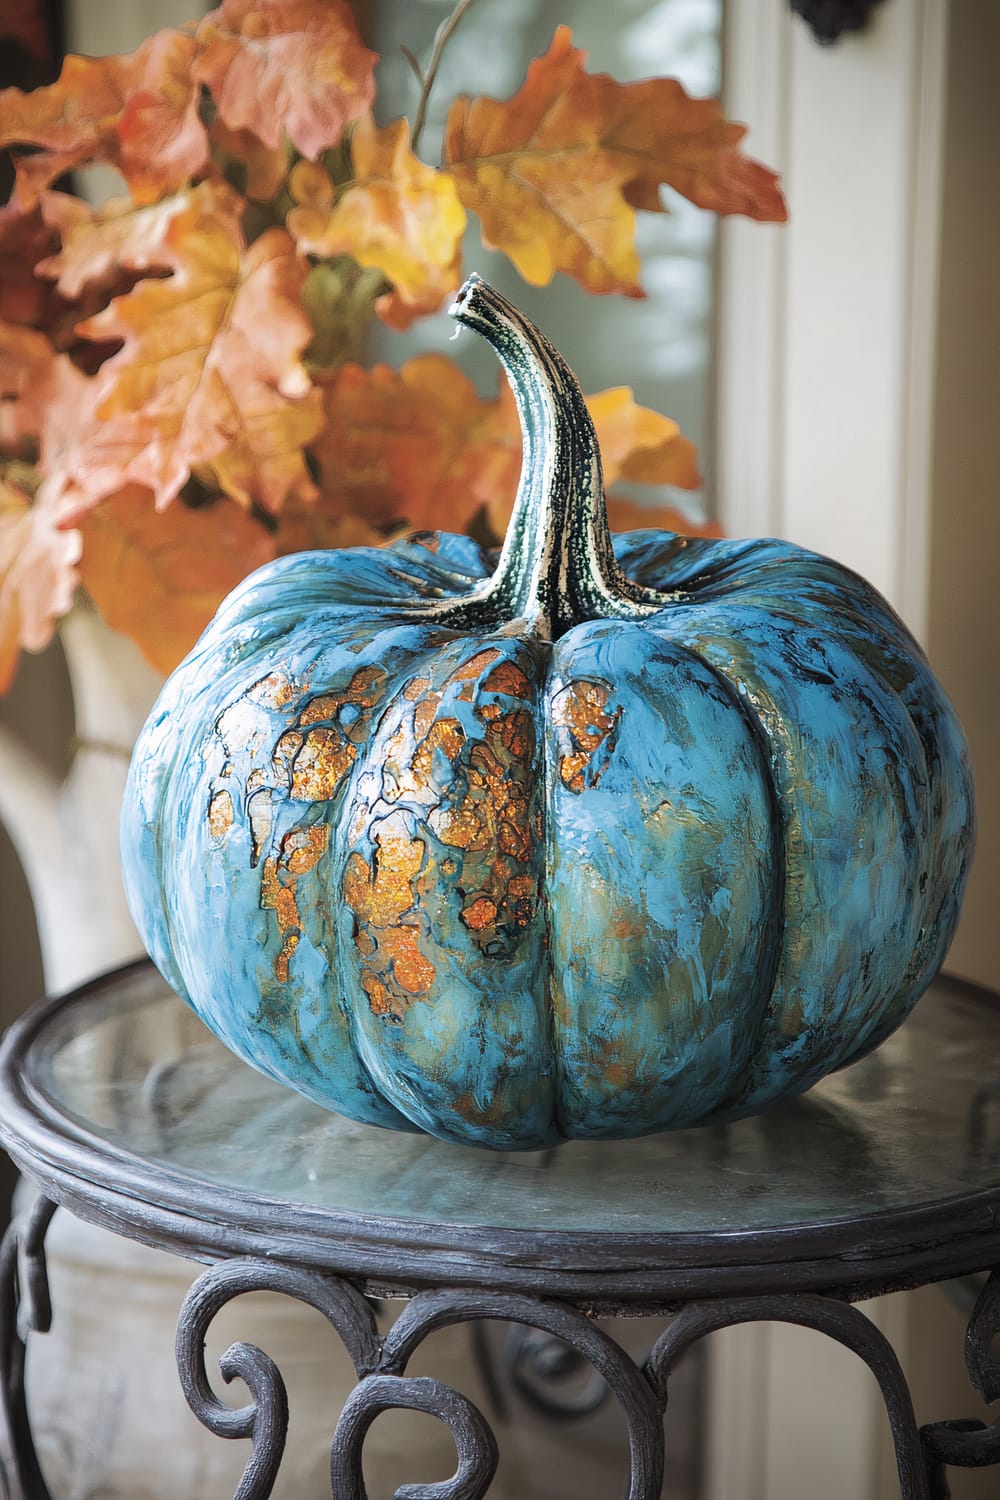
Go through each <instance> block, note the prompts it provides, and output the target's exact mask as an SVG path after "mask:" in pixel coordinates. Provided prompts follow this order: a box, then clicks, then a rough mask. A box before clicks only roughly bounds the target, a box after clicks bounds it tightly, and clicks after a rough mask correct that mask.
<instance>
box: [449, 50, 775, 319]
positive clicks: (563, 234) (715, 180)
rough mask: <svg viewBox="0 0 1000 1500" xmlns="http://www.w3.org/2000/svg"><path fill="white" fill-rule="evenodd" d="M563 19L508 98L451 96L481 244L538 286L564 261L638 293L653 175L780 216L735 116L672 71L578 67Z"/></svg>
mask: <svg viewBox="0 0 1000 1500" xmlns="http://www.w3.org/2000/svg"><path fill="white" fill-rule="evenodd" d="M585 61H586V53H585V52H582V51H580V50H579V49H578V48H575V47H574V46H573V45H572V38H571V34H570V31H569V29H568V28H567V27H565V26H560V27H559V28H558V30H557V31H556V34H555V36H554V38H553V41H552V45H551V47H550V48H549V50H548V52H547V53H546V54H545V55H544V56H543V57H539V58H536V59H535V60H534V61H533V62H532V63H531V64H530V66H529V68H528V73H527V77H526V79H525V82H524V84H523V86H522V87H521V89H520V90H519V91H518V92H517V93H516V94H515V95H514V96H513V98H511V99H510V100H507V101H506V102H502V101H499V100H496V99H489V98H480V99H469V98H459V99H456V100H455V102H454V103H453V104H452V107H451V110H450V112H449V115H448V123H447V130H446V136H445V161H446V162H447V164H448V166H449V168H450V170H451V172H452V174H453V176H454V178H455V181H456V184H457V187H458V193H459V197H460V198H461V200H462V202H463V203H464V204H465V206H466V208H468V209H471V210H472V211H473V212H475V213H477V214H478V215H479V218H480V220H481V223H482V228H483V240H484V243H486V244H488V245H491V246H494V247H495V248H497V249H500V250H503V251H504V252H505V253H506V254H507V255H509V256H510V258H511V260H512V261H513V262H514V264H515V265H516V266H517V268H518V270H519V271H520V273H521V275H522V276H523V277H524V279H525V280H526V281H529V282H531V283H532V284H533V285H535V286H541V285H544V284H545V283H546V282H548V281H550V280H551V278H552V276H553V275H554V274H555V272H556V271H566V272H568V273H569V274H570V275H571V276H574V277H576V279H577V280H578V281H579V282H580V283H581V284H582V285H583V286H585V287H586V288H587V290H588V291H591V292H624V293H625V294H626V295H628V296H641V295H642V292H641V288H640V287H639V285H638V275H639V261H638V256H637V254H636V250H635V243H634V238H635V209H636V208H645V209H654V210H658V209H660V207H661V204H660V199H659V187H660V184H661V183H665V184H669V185H670V186H672V187H675V188H676V189H677V190H678V191H679V192H681V193H683V194H684V195H685V196H687V197H690V198H691V200H692V201H693V202H695V203H697V204H699V205H700V206H701V207H704V208H711V209H714V210H715V211H716V212H717V213H744V214H749V215H750V216H751V217H753V218H757V219H766V220H768V219H769V220H779V219H784V217H785V207H784V201H783V199H782V197H781V194H780V191H779V190H778V186H777V179H776V177H775V176H774V174H773V173H771V172H769V171H768V170H767V169H766V168H764V167H761V166H760V165H759V164H758V163H756V162H752V161H749V160H748V159H747V158H745V157H744V156H743V155H742V153H741V152H740V151H739V149H738V147H739V141H740V140H741V139H742V137H743V135H744V133H745V132H744V129H743V127H742V126H740V125H734V124H731V123H729V122H727V121H726V120H724V119H723V117H722V114H721V111H720V109H719V106H718V104H717V103H715V101H713V100H698V99H691V98H690V97H689V96H688V95H687V94H686V93H685V92H684V90H683V88H682V87H681V85H680V84H678V83H676V82H675V81H674V80H671V79H648V80H646V81H644V82H641V83H626V84H621V83H617V82H616V81H615V80H614V79H613V78H610V77H609V76H608V75H607V74H589V73H587V72H586V71H585V69H584V66H583V65H584V62H585Z"/></svg>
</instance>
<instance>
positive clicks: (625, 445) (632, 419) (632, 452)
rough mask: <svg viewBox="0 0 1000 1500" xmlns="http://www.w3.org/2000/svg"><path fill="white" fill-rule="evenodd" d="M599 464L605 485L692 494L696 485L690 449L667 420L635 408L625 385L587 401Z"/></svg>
mask: <svg viewBox="0 0 1000 1500" xmlns="http://www.w3.org/2000/svg"><path fill="white" fill-rule="evenodd" d="M587 409H588V410H589V412H590V415H591V418H592V420H593V423H594V428H595V430H596V432H597V441H598V445H599V447H600V450H601V459H602V462H603V465H604V482H605V484H609V485H610V484H614V483H615V482H616V480H619V479H627V480H629V481H631V482H632V483H633V484H673V485H676V486H678V488H680V489H684V490H694V489H697V488H698V485H699V484H700V483H701V477H700V475H699V473H698V455H697V450H696V449H695V446H694V444H693V443H692V442H691V441H690V440H689V439H688V438H686V437H683V436H682V434H681V430H680V428H679V427H678V425H677V423H676V422H674V421H672V420H671V418H670V417H664V416H662V415H661V414H660V413H659V412H658V411H651V410H650V408H649V407H648V406H638V405H637V404H636V401H635V397H634V396H633V394H632V391H631V390H630V389H629V387H628V386H626V385H620V386H616V387H615V388H614V389H612V390H608V391H601V392H600V394H599V395H596V396H588V397H587Z"/></svg>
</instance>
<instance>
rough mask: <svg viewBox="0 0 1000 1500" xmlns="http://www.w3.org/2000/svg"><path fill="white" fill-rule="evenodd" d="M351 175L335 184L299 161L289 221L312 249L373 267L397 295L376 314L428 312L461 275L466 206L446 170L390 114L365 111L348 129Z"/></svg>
mask: <svg viewBox="0 0 1000 1500" xmlns="http://www.w3.org/2000/svg"><path fill="white" fill-rule="evenodd" d="M351 161H352V165H353V170H354V177H353V178H352V179H351V181H349V182H348V183H346V184H345V185H344V186H343V187H342V188H340V189H339V190H337V191H336V193H335V190H334V187H333V184H332V182H330V179H329V178H328V177H326V174H325V173H323V172H321V170H320V169H319V168H317V167H313V166H311V164H310V163H308V162H300V163H299V164H298V165H297V166H296V168H295V169H294V171H293V172H292V179H291V189H292V193H293V195H294V196H295V197H296V198H298V200H299V205H300V206H299V207H298V208H295V209H293V210H292V212H291V213H290V214H289V216H288V228H289V230H290V231H291V233H292V234H293V235H294V236H295V238H296V240H297V241H298V245H299V249H300V250H303V251H305V252H306V253H308V254H310V255H317V256H333V255H350V256H352V257H353V258H354V260H356V261H357V262H358V264H359V265H361V266H365V267H371V268H374V269H377V270H379V271H381V272H382V273H383V275H384V276H385V277H386V278H387V280H388V281H390V282H391V283H392V285H393V288H394V293H395V295H394V296H393V297H391V298H386V299H383V300H381V301H380V304H379V313H380V315H381V316H382V317H383V318H385V320H386V321H387V322H389V323H392V324H393V326H395V327H406V326H407V325H408V323H409V322H410V321H412V319H413V318H414V317H416V316H419V315H420V314H421V313H426V312H434V311H435V310H436V309H437V308H438V307H439V306H440V305H441V301H442V298H443V297H445V295H446V294H447V293H448V292H450V291H453V290H454V289H455V287H456V286H457V285H458V282H459V281H460V280H461V239H462V233H463V231H464V229H465V210H464V208H463V207H462V205H461V203H460V202H459V201H458V193H457V191H456V188H455V183H454V181H453V180H452V178H451V177H450V176H449V174H448V173H447V172H443V171H436V170H435V169H434V168H433V167H428V166H426V165H425V164H424V162H422V161H421V160H420V159H419V157H417V156H414V154H413V152H412V151H411V150H410V127H409V123H408V122H407V121H406V120H394V121H393V123H392V124H391V125H387V126H386V127H385V128H384V129H382V130H379V129H378V128H377V127H376V125H375V124H374V122H373V121H372V119H371V117H370V116H368V117H366V118H365V119H363V120H360V121H359V122H358V124H357V125H356V126H355V129H354V132H353V134H352V136H351Z"/></svg>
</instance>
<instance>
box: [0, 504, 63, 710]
mask: <svg viewBox="0 0 1000 1500" xmlns="http://www.w3.org/2000/svg"><path fill="white" fill-rule="evenodd" d="M79 557H80V533H79V532H78V531H64V530H60V529H59V528H58V526H57V524H56V517H55V514H54V511H53V508H52V506H51V505H50V504H49V503H48V499H47V496H46V494H45V491H44V486H43V488H42V489H40V490H39V491H38V493H37V494H36V495H35V497H34V499H32V498H31V496H30V495H28V494H27V493H26V492H25V491H24V490H22V489H21V488H20V487H19V486H17V485H16V484H12V483H11V482H10V481H9V480H7V479H0V693H2V692H5V691H6V690H7V688H8V687H9V686H10V684H11V682H12V680H13V677H14V673H15V671H16V670H17V661H18V657H19V655H20V651H21V649H22V647H23V648H24V649H25V650H28V651H41V650H42V648H43V647H45V646H47V645H48V643H49V641H50V640H51V639H52V634H53V631H54V630H55V624H56V621H57V620H58V618H59V617H60V615H64V614H65V613H66V611H67V610H68V609H69V607H70V605H71V604H72V602H73V594H74V592H75V590H76V586H77V583H78V581H79V578H78V574H77V569H76V564H77V562H78V561H79Z"/></svg>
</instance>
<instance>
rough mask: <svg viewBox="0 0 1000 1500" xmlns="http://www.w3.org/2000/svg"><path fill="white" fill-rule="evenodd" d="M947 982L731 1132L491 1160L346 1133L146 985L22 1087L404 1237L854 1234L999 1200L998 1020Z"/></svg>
mask: <svg viewBox="0 0 1000 1500" xmlns="http://www.w3.org/2000/svg"><path fill="white" fill-rule="evenodd" d="M983 993H984V992H979V993H978V994H976V993H970V991H969V990H968V988H967V987H963V986H961V985H960V984H958V983H953V982H950V981H947V980H939V981H938V982H937V984H936V985H935V986H934V988H933V989H932V990H931V992H930V993H929V994H928V996H926V997H925V999H924V1001H923V1002H922V1004H921V1005H920V1007H918V1009H917V1011H916V1013H915V1014H914V1015H913V1016H912V1017H911V1019H910V1020H909V1021H908V1022H907V1023H906V1024H905V1025H904V1026H903V1027H902V1029H901V1030H900V1031H899V1032H897V1033H896V1035H895V1036H894V1037H893V1038H891V1039H890V1040H889V1042H887V1043H886V1044H885V1045H884V1046H883V1047H882V1048H881V1049H880V1050H879V1051H878V1052H876V1053H874V1054H873V1055H872V1056H870V1057H868V1058H866V1059H865V1060H864V1061H862V1062H860V1063H857V1064H855V1066H854V1067H852V1068H849V1069H847V1070H845V1071H844V1072H842V1073H839V1074H835V1075H834V1076H832V1077H831V1078H828V1079H826V1080H824V1082H823V1083H822V1084H820V1085H819V1086H818V1087H816V1088H815V1089H813V1090H812V1092H811V1093H809V1094H807V1095H805V1096H804V1097H802V1098H801V1099H798V1100H793V1101H790V1102H788V1103H786V1104H782V1105H778V1106H776V1107H773V1108H771V1109H770V1110H768V1111H767V1112H766V1113H765V1114H763V1115H760V1116H758V1117H756V1118H754V1119H749V1120H743V1121H740V1122H738V1123H736V1124H730V1125H719V1126H710V1127H703V1128H701V1129H695V1130H685V1131H677V1132H671V1133H667V1134H663V1135H657V1136H649V1137H646V1138H644V1139H641V1140H635V1141H625V1142H617V1143H616V1142H571V1143H569V1144H567V1145H565V1146H561V1147H559V1148H557V1149H553V1150H548V1151H542V1152H534V1153H510V1154H502V1153H496V1152H490V1151H486V1150H480V1149H474V1148H471V1147H460V1146H450V1145H445V1144H443V1143H442V1142H440V1141H436V1140H432V1139H430V1138H429V1137H427V1136H422V1135H409V1134H404V1133H399V1132H395V1131H386V1130H379V1129H376V1128H374V1127H370V1126H365V1125H358V1124H355V1123H354V1122H352V1121H350V1120H346V1119H342V1118H341V1117H339V1116H337V1115H333V1114H329V1113H327V1112H326V1111H324V1110H323V1109H321V1108H319V1107H318V1106H316V1105H314V1104H311V1103H309V1102H308V1101H307V1100H305V1099H302V1098H300V1097H299V1096H298V1095H297V1094H294V1093H292V1092H290V1091H289V1090H286V1089H284V1088H282V1087H281V1086H280V1085H278V1084H275V1083H273V1082H271V1081H270V1080H268V1079H266V1078H264V1077H262V1076H260V1075H259V1074H257V1073H255V1072H254V1071H253V1070H252V1069H250V1068H249V1067H247V1066H246V1065H245V1064H244V1063H242V1062H240V1061H239V1060H238V1059H237V1058H236V1057H234V1056H232V1055H231V1054H230V1053H229V1052H228V1051H227V1050H226V1049H225V1048H224V1047H223V1045H222V1044H221V1043H220V1042H218V1041H217V1040H216V1039H215V1038H214V1037H213V1036H212V1035H211V1034H210V1033H209V1032H208V1031H207V1030H206V1029H205V1027H204V1026H203V1025H202V1024H201V1022H200V1021H199V1020H198V1019H197V1018H196V1017H195V1016H194V1014H193V1013H192V1012H190V1011H189V1010H188V1009H187V1008H186V1007H185V1006H184V1005H183V1004H182V1003H181V1002H180V1001H179V1000H178V999H176V997H175V996H174V995H173V994H172V993H171V992H170V991H169V990H168V989H167V987H166V985H165V984H164V983H163V981H162V980H161V979H160V978H159V977H158V976H157V975H156V974H155V973H154V972H153V971H152V970H151V969H148V968H142V969H138V970H134V971H130V972H128V973H126V974H124V975H123V976H119V977H116V978H114V979H113V980H111V981H108V982H107V984H106V985H105V986H104V987H103V988H98V989H97V990H96V991H94V992H91V993H90V994H89V995H88V996H86V997H85V998H84V999H82V1000H80V1001H77V1002H75V1003H73V1004H72V1005H70V1006H68V1007H66V1008H65V1009H63V1010H61V1011H58V1012H56V1014H55V1015H54V1016H53V1018H52V1019H51V1020H50V1021H49V1022H48V1023H47V1025H46V1026H45V1027H44V1028H43V1029H42V1030H41V1031H40V1032H39V1034H38V1035H37V1036H36V1037H35V1039H34V1042H33V1043H32V1046H31V1048H30V1050H29V1053H28V1058H27V1068H26V1073H27V1079H28V1082H29V1084H30V1086H31V1088H33V1089H35V1090H38V1091H40V1092H41V1093H42V1094H43V1095H44V1096H46V1098H47V1099H48V1101H49V1103H50V1104H51V1105H52V1106H54V1107H55V1109H56V1110H57V1111H58V1112H59V1114H61V1115H63V1116H65V1117H66V1118H68V1119H69V1120H70V1121H72V1122H74V1123H75V1124H76V1125H78V1126H82V1127H83V1128H84V1129H86V1130H87V1131H89V1132H91V1133H92V1134H95V1135H97V1136H98V1137H100V1138H101V1139H102V1140H104V1141H106V1142H107V1143H109V1144H110V1145H111V1146H113V1147H115V1148H117V1149H119V1150H124V1151H127V1152H130V1153H133V1154H136V1155H139V1156H141V1157H143V1158H147V1159H149V1160H151V1161H153V1162H155V1163H158V1164H160V1165H162V1166H164V1167H166V1168H168V1169H170V1170H172V1171H173V1172H177V1173H181V1174H184V1175H187V1176H190V1177H194V1178H197V1179H201V1180H202V1181H204V1182H206V1183H210V1184H214V1185H221V1186H223V1187H225V1188H229V1189H237V1190H241V1191H245V1192H248V1193H252V1194H254V1195H257V1196H260V1197H263V1198H266V1199H270V1200H277V1201H279V1202H284V1203H288V1204H297V1205H311V1206H315V1207H317V1208H321V1209H335V1210H342V1211H344V1212H348V1213H355V1214H357V1213H360V1214H366V1213H374V1214H377V1215H379V1216H380V1217H388V1218H393V1219H398V1220H404V1221H407V1220H412V1221H424V1222H427V1221H431V1220H433V1221H434V1222H437V1223H452V1224H455V1225H480V1226H481V1225H493V1226H496V1227H498V1228H503V1229H512V1230H518V1229H525V1230H531V1231H543V1232H545V1231H548V1232H562V1231H576V1230H586V1231H597V1232H606V1233H613V1234H617V1235H622V1234H624V1235H631V1234H635V1235H637V1236H646V1235H649V1234H656V1235H659V1234H699V1235H700V1234H713V1235H719V1234H725V1233H727V1231H732V1232H733V1233H737V1232H743V1233H745V1232H746V1231H747V1230H748V1229H749V1230H753V1229H761V1230H767V1229H771V1228H778V1227H785V1228H790V1227H792V1226H796V1225H803V1224H818V1223H827V1222H830V1221H835V1220H837V1219H855V1218H857V1217H859V1216H862V1215H867V1214H870V1213H874V1212H878V1211H884V1210H893V1209H902V1208H913V1207H914V1206H917V1205H920V1204H925V1203H938V1202H942V1201H946V1200H949V1199H952V1198H956V1197H959V1196H963V1195H965V1194H967V1193H969V1192H974V1191H976V1190H977V1189H986V1188H992V1187H994V1186H996V1184H997V1181H998V1176H1000V1002H998V1001H993V1000H992V999H991V998H990V997H987V998H986V999H984V998H982V996H983Z"/></svg>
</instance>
